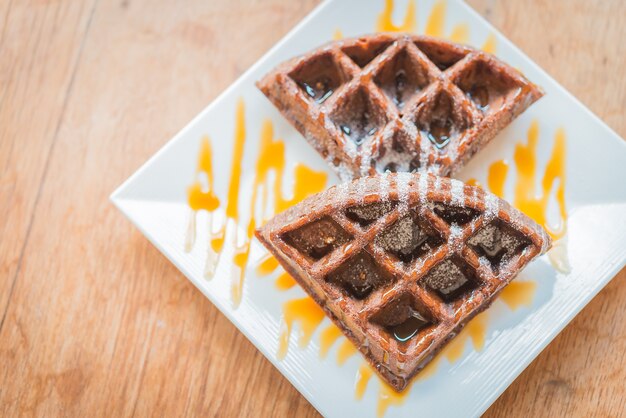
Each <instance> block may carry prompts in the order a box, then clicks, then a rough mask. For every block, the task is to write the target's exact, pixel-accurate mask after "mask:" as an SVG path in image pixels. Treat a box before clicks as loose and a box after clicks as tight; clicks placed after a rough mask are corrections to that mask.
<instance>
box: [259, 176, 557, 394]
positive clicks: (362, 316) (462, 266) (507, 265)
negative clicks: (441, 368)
mask: <svg viewBox="0 0 626 418" xmlns="http://www.w3.org/2000/svg"><path fill="white" fill-rule="evenodd" d="M256 235H257V237H258V238H259V240H260V241H261V242H262V243H263V244H264V245H265V246H266V247H267V248H268V249H269V250H270V251H271V252H272V254H273V255H274V256H275V257H276V258H277V259H278V261H279V262H280V264H281V265H282V266H283V267H284V268H285V270H287V271H288V272H289V273H290V274H291V275H292V276H293V277H294V278H295V279H296V280H297V281H298V283H300V285H301V286H302V287H303V288H304V289H305V290H306V292H307V293H308V294H309V295H310V296H311V297H313V299H315V301H316V302H317V303H318V304H319V305H320V306H321V307H322V308H323V309H324V311H325V312H326V314H327V315H328V316H329V317H330V318H331V319H332V320H333V321H334V322H335V323H336V324H337V325H338V326H339V328H341V330H342V331H343V332H344V334H345V335H346V336H347V337H348V338H349V339H350V340H352V342H353V343H354V344H355V345H356V346H357V347H358V348H359V350H360V351H361V352H362V353H363V355H364V356H365V357H366V358H367V359H368V361H369V362H370V363H371V364H372V365H373V366H374V367H375V369H376V370H377V371H378V373H380V375H381V376H382V377H383V378H384V379H385V380H386V381H387V382H389V384H390V385H391V386H393V387H394V388H395V389H396V390H398V391H400V390H402V389H404V388H405V386H406V385H407V383H408V382H409V380H410V379H411V378H412V377H413V376H414V375H415V374H416V373H417V372H418V371H419V370H420V369H422V368H423V367H424V366H425V365H426V364H427V363H428V362H429V361H430V360H431V359H432V358H433V356H434V355H435V354H436V353H437V352H438V351H439V350H440V349H441V348H442V347H443V346H444V344H445V343H446V342H447V341H448V340H450V339H451V338H453V337H454V336H455V335H456V334H458V332H459V331H460V329H461V328H462V327H463V326H464V325H465V324H466V323H467V322H468V321H469V320H470V319H471V318H472V317H473V316H474V315H476V314H477V313H479V312H480V311H482V310H484V309H485V308H487V307H488V306H489V304H490V303H491V302H492V301H493V300H494V298H495V296H496V295H497V294H498V292H500V290H502V288H503V287H504V286H506V285H507V284H508V283H509V282H510V281H511V280H512V279H513V278H514V277H515V276H516V275H517V274H518V273H519V272H520V270H521V269H523V268H524V266H526V264H528V263H529V262H530V261H531V260H532V259H533V258H535V257H537V256H538V255H540V254H542V253H544V252H545V251H546V250H547V249H548V247H549V246H550V238H549V237H548V235H547V234H546V232H545V231H544V230H543V229H542V228H541V227H540V226H539V225H537V224H536V223H535V222H533V221H532V220H531V219H530V218H528V217H527V216H525V215H523V214H522V213H521V212H519V211H518V210H516V209H515V208H513V207H512V206H510V205H509V204H508V203H507V202H505V201H504V200H501V199H499V198H498V197H496V196H495V195H493V194H491V193H488V192H485V191H483V190H482V189H481V188H478V187H472V186H468V185H465V184H463V183H462V182H460V181H457V180H453V179H449V178H443V177H435V176H432V175H426V174H410V173H397V174H382V175H377V176H371V177H363V178H361V179H358V180H355V181H353V182H351V183H344V184H341V185H339V186H335V187H333V188H331V189H329V190H327V191H325V192H322V193H319V194H317V195H314V196H312V197H310V198H308V199H306V200H304V201H303V202H301V203H299V204H298V205H296V206H294V207H292V208H290V209H288V210H287V211H285V212H283V213H280V214H279V215H277V216H275V217H274V218H273V219H271V220H270V221H269V222H268V223H267V224H266V225H265V226H264V227H262V228H260V229H259V230H257V233H256Z"/></svg>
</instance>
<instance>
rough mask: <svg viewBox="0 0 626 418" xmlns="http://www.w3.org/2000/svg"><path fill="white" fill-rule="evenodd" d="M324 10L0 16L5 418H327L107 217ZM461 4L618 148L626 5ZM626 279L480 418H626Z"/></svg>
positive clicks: (206, 5)
mask: <svg viewBox="0 0 626 418" xmlns="http://www.w3.org/2000/svg"><path fill="white" fill-rule="evenodd" d="M317 3H318V1H317V0H306V1H290V0H255V1H252V0H247V1H246V0H219V1H218V0H209V1H207V0H204V1H202V0H199V1H186V2H184V5H183V2H174V1H169V2H168V1H164V0H161V1H158V2H155V1H154V0H115V1H99V0H81V1H79V0H13V1H11V0H4V1H1V2H0V416H3V417H10V416H22V415H23V416H89V417H91V416H102V415H107V416H128V415H139V416H145V415H163V416H180V415H205V416H225V417H229V416H287V415H289V416H299V417H310V416H317V412H316V411H315V410H314V409H313V408H312V407H311V406H310V405H309V404H308V403H307V401H306V400H305V399H304V398H303V397H302V396H301V395H300V394H299V393H298V392H297V391H296V390H295V389H294V388H293V387H292V386H291V385H290V384H289V383H288V382H287V380H286V379H284V378H283V377H282V376H281V375H280V373H279V372H278V371H277V370H275V369H274V367H273V366H272V365H271V364H270V363H269V362H268V361H267V360H265V359H264V357H263V356H262V355H261V354H260V353H259V352H258V351H257V350H256V349H255V348H254V347H253V346H252V344H250V343H249V342H248V341H247V340H246V339H245V337H244V336H243V335H242V334H240V333H239V332H238V331H237V330H236V329H235V327H234V326H233V325H231V324H230V322H229V321H228V320H227V319H226V318H225V317H224V316H222V315H221V314H220V313H219V312H218V310H217V309H216V308H215V307H214V306H213V305H212V304H211V303H210V302H209V301H208V300H207V299H205V298H204V297H203V296H202V294H201V293H200V292H198V291H197V290H196V289H195V288H194V287H193V286H192V285H191V283H190V282H188V281H187V280H186V279H185V278H184V277H183V275H182V274H181V273H180V272H178V271H177V270H176V268H174V266H173V265H172V264H171V263H169V262H168V261H167V260H166V259H165V257H163V256H162V255H161V254H160V253H159V252H158V251H157V250H156V249H155V248H154V247H153V246H152V245H151V244H149V243H148V241H147V240H146V239H145V238H144V237H143V236H142V235H141V234H140V233H139V232H138V231H137V230H136V229H135V228H134V227H133V226H131V225H130V223H129V222H128V221H127V220H126V219H124V218H123V217H122V215H121V214H120V213H119V212H118V211H117V210H115V209H114V208H113V206H112V205H111V204H110V203H109V201H108V199H107V198H108V195H109V194H110V193H111V191H112V190H113V189H114V188H115V187H116V186H118V185H119V184H120V183H121V182H122V181H123V180H124V179H126V178H127V177H128V176H129V175H130V174H131V173H133V172H134V171H135V170H136V169H137V168H138V167H139V166H140V165H141V164H142V163H143V162H144V161H145V160H146V159H147V158H148V157H150V156H151V155H152V154H153V153H154V152H155V151H156V150H157V149H159V148H160V147H161V146H162V145H163V144H164V143H165V142H166V141H167V140H168V139H169V138H171V137H172V136H173V134H175V133H176V132H177V131H178V130H179V129H180V128H181V127H183V126H184V125H185V124H186V123H187V122H188V121H189V120H190V119H191V118H192V117H193V116H194V115H196V114H197V113H198V112H199V111H200V110H201V109H202V108H204V107H205V106H206V105H207V104H208V103H209V102H211V100H212V99H213V98H214V97H215V96H216V95H217V94H218V93H219V92H221V91H222V90H223V89H224V88H226V87H227V86H228V85H229V84H230V83H231V82H232V81H233V80H235V79H236V78H237V77H238V76H239V75H240V74H241V73H242V72H243V71H244V70H245V69H246V68H248V66H250V65H251V64H252V63H253V62H255V61H256V60H257V58H259V57H260V56H261V55H262V54H263V53H264V52H265V51H266V50H267V49H268V48H270V47H271V46H272V45H273V44H274V43H275V42H276V41H277V40H278V39H280V38H281V37H282V36H283V35H284V34H285V33H286V32H287V31H288V30H289V29H290V28H291V27H293V26H294V24H296V22H298V21H299V20H300V19H301V18H302V17H303V16H305V15H306V14H307V13H308V12H309V11H310V10H311V9H312V8H313V7H314V6H315V5H316V4H317ZM469 3H470V4H472V5H473V6H474V7H475V8H476V9H477V10H478V11H479V12H480V13H481V14H482V15H484V16H485V17H486V18H487V19H489V20H490V21H491V22H493V23H494V25H495V26H496V27H498V28H499V29H500V30H501V31H502V32H503V33H504V34H505V35H506V36H508V37H509V38H510V39H511V40H512V41H513V42H514V43H516V44H517V45H518V46H519V47H520V48H521V49H522V50H524V51H525V52H526V53H527V54H528V55H529V56H530V57H531V58H533V59H534V60H535V61H537V62H538V63H539V65H541V66H542V67H543V68H544V69H546V70H547V71H548V72H549V73H550V74H552V75H553V76H554V77H555V78H556V79H557V80H558V81H559V82H561V83H562V84H563V85H564V86H565V87H566V88H567V89H568V90H569V91H571V92H572V93H573V94H574V95H575V96H577V97H578V98H579V99H580V100H581V101H582V102H583V103H585V104H586V105H587V106H588V107H589V108H591V110H592V111H593V112H595V113H596V114H597V115H599V116H600V118H602V119H603V120H604V121H606V122H607V123H608V124H609V126H611V127H612V128H613V129H615V130H616V131H617V133H618V134H620V135H621V136H626V117H625V109H626V77H624V74H625V73H626V62H625V60H626V58H625V57H626V45H625V43H624V40H625V39H626V29H625V25H624V21H625V19H626V2H624V1H623V0H611V1H588V0H575V1H572V0H559V1H556V0H551V1H549V0H526V1H524V2H511V1H509V2H507V1H505V0H499V1H496V0H492V1H489V0H470V1H469ZM625 279H626V270H622V272H621V273H620V274H618V276H617V277H616V278H615V279H614V280H613V281H612V282H611V283H610V284H609V285H608V286H607V287H606V288H605V289H604V290H603V291H602V292H601V293H600V294H599V295H598V296H597V297H596V298H595V299H594V300H593V301H592V302H591V303H590V304H589V305H588V306H587V307H586V308H585V309H584V310H583V311H582V312H581V313H580V314H579V315H578V317H577V318H576V319H575V320H574V321H572V323H571V324H570V325H569V326H568V327H567V328H566V329H565V330H564V331H563V332H562V333H561V334H560V335H559V336H558V337H557V338H556V339H555V340H554V342H552V343H551V344H550V345H549V347H548V348H547V349H546V350H545V351H544V352H543V353H542V354H541V355H540V356H539V357H538V358H537V359H536V360H535V361H534V362H533V363H532V365H531V366H530V367H529V368H528V369H527V370H526V371H525V372H524V373H523V374H522V375H521V376H520V377H519V378H518V379H517V380H516V381H515V383H514V384H513V385H511V387H510V388H509V389H507V391H506V392H505V393H504V394H503V395H502V396H501V397H500V399H499V400H498V401H497V402H496V403H495V404H494V405H493V406H492V407H491V408H490V409H489V411H488V412H487V414H486V415H487V416H489V417H495V416H502V417H527V416H551V417H553V416H567V417H570V416H591V415H595V416H618V415H620V414H621V413H623V411H625V410H626V392H625V389H624V388H625V387H626V385H625V384H624V381H625V380H626V354H625V353H626V310H625V309H624V308H623V306H624V305H626V280H625Z"/></svg>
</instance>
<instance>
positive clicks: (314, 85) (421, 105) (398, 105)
mask: <svg viewBox="0 0 626 418" xmlns="http://www.w3.org/2000/svg"><path fill="white" fill-rule="evenodd" d="M257 86H258V87H259V88H260V89H261V91H263V93H264V94H265V95H266V96H267V97H268V98H269V99H270V100H271V101H272V103H274V105H275V106H276V107H277V108H278V109H279V110H280V111H281V112H282V114H283V115H284V116H285V117H286V118H287V120H289V122H290V123H291V124H293V125H294V126H295V128H296V129H297V130H298V131H300V133H301V134H302V135H304V137H305V138H306V139H307V140H308V142H309V143H310V144H311V145H312V146H313V147H314V148H315V149H316V150H317V151H318V152H319V153H320V154H321V155H322V156H323V157H324V158H325V159H326V161H327V162H328V163H329V164H330V165H331V166H332V167H334V168H335V170H336V171H337V173H338V174H339V176H340V178H341V179H342V180H344V181H345V180H350V179H352V178H357V177H362V176H365V175H373V174H376V173H384V172H387V171H390V172H415V171H419V172H429V173H432V174H435V175H440V176H449V175H452V174H453V173H454V172H455V171H457V170H458V169H459V168H461V167H462V166H463V165H464V164H465V162H466V161H467V160H468V159H469V158H471V157H472V156H473V155H474V154H475V153H476V152H478V151H479V150H480V149H481V148H482V147H483V146H484V145H485V144H486V143H487V142H489V141H490V140H491V139H492V138H493V137H494V136H495V135H496V134H497V133H498V132H499V131H500V130H502V129H503V128H504V127H505V126H506V125H508V124H509V123H510V122H511V121H512V120H513V119H514V118H515V117H516V116H517V115H519V114H520V113H522V112H523V111H524V110H525V109H526V108H528V106H530V105H531V104H532V103H533V102H535V101H536V100H538V99H539V98H540V97H541V96H542V95H543V93H542V91H541V90H540V89H539V88H538V87H537V86H535V85H534V84H532V83H531V82H530V81H528V80H527V79H526V78H525V77H524V76H523V75H522V74H520V73H519V72H518V71H517V70H515V69H514V68H512V67H510V66H509V65H507V64H505V63H503V62H501V61H500V60H498V59H497V58H496V57H494V56H492V55H490V54H487V53H485V52H482V51H479V50H475V49H472V48H470V47H467V46H463V45H459V44H455V43H452V42H449V41H445V40H442V39H436V38H430V37H426V36H417V35H408V34H377V35H370V36H363V37H360V38H355V39H346V40H341V41H335V42H332V43H329V44H326V45H324V46H322V47H321V48H319V49H316V50H314V51H312V52H309V53H307V54H305V55H303V56H300V57H297V58H294V59H292V60H290V61H287V62H285V63H283V64H281V65H279V66H278V67H277V68H276V69H274V70H273V71H272V72H270V73H269V74H267V75H266V76H265V77H264V78H263V79H262V80H260V81H259V82H258V83H257Z"/></svg>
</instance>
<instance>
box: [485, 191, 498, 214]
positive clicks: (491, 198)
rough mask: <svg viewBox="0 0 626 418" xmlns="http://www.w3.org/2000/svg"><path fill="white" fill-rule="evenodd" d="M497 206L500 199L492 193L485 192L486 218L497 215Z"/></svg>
mask: <svg viewBox="0 0 626 418" xmlns="http://www.w3.org/2000/svg"><path fill="white" fill-rule="evenodd" d="M499 208H500V201H499V200H498V197H497V196H496V195H494V194H492V193H488V192H487V193H485V215H486V216H487V218H494V217H497V216H498V210H499Z"/></svg>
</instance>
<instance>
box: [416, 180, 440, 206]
mask: <svg viewBox="0 0 626 418" xmlns="http://www.w3.org/2000/svg"><path fill="white" fill-rule="evenodd" d="M437 179H439V177H437ZM427 189H428V176H427V175H426V174H421V175H420V179H419V181H418V183H417V192H418V194H419V199H420V206H424V205H426V192H427Z"/></svg>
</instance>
